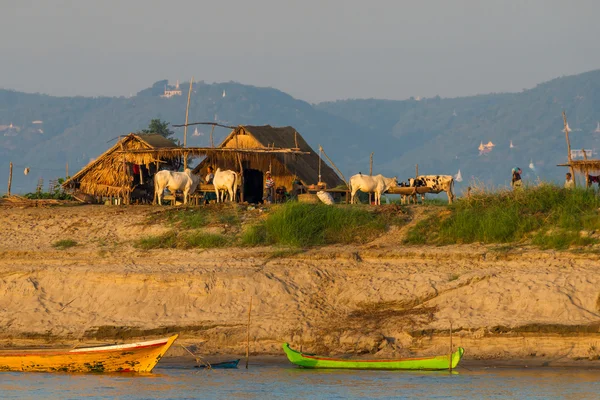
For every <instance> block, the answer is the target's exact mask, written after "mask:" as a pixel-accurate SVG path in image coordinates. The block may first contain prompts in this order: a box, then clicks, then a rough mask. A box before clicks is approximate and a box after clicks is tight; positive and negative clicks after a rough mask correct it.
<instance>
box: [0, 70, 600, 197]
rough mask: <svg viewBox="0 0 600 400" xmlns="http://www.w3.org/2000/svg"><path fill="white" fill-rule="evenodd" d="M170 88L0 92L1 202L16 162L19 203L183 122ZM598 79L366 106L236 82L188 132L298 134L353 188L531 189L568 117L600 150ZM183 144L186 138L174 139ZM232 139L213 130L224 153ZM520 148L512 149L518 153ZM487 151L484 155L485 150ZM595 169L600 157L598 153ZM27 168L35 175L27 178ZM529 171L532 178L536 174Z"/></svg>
mask: <svg viewBox="0 0 600 400" xmlns="http://www.w3.org/2000/svg"><path fill="white" fill-rule="evenodd" d="M166 84H167V82H166V81H159V82H156V83H155V84H154V85H153V86H152V87H150V88H148V89H144V90H142V91H140V92H139V93H138V94H137V95H136V96H133V97H127V98H126V97H93V98H91V97H53V96H48V95H43V94H37V93H36V94H29V93H21V92H15V91H11V90H0V160H1V165H0V185H2V186H0V187H1V189H0V192H4V191H5V190H6V189H5V188H6V180H7V175H8V162H9V161H13V163H14V164H15V171H14V178H13V192H25V191H31V190H33V189H35V186H36V183H37V182H38V179H39V178H43V179H44V180H45V183H44V186H45V188H46V187H47V183H48V181H49V180H50V179H55V178H58V177H63V176H64V175H65V167H66V163H68V164H69V173H70V174H73V173H75V172H76V171H77V170H79V169H80V168H81V167H83V166H84V165H85V164H87V163H88V162H89V161H90V159H93V158H95V157H97V156H98V155H100V154H101V153H102V152H104V151H105V150H106V149H107V148H108V147H110V146H111V143H113V142H112V141H111V140H114V139H115V138H117V137H118V136H119V135H122V134H126V133H129V132H135V131H138V130H140V129H143V128H145V127H147V125H148V123H149V121H150V120H151V119H152V118H160V119H162V120H166V121H168V122H170V123H172V124H179V123H183V122H184V120H185V106H186V101H187V96H186V95H187V89H188V87H189V83H182V84H181V85H180V89H181V90H182V95H175V96H172V97H170V98H165V97H161V95H162V94H163V93H164V88H165V85H166ZM598 105H600V70H596V71H591V72H587V73H583V74H579V75H574V76H568V77H561V78H557V79H554V80H552V81H549V82H545V83H543V84H540V85H538V86H536V87H535V88H533V89H529V90H523V91H522V92H520V93H493V94H487V95H478V96H471V97H461V98H440V97H435V98H424V99H414V98H411V99H408V100H402V101H391V100H378V99H363V100H340V101H335V102H325V103H319V104H312V105H311V104H309V103H307V102H304V101H301V100H297V99H294V98H293V97H291V96H289V95H288V94H286V93H283V92H281V91H279V90H276V89H272V88H259V87H254V86H249V85H242V84H239V83H234V82H228V83H214V84H206V83H204V82H200V83H196V84H195V85H194V91H193V94H192V99H191V106H190V116H189V120H190V121H215V122H220V123H223V124H226V125H240V124H249V125H265V124H270V125H273V126H287V125H291V126H293V127H295V128H296V129H297V130H298V132H300V133H301V134H302V135H303V136H304V137H305V138H306V140H307V141H308V143H309V144H310V145H311V146H312V147H313V148H314V149H315V150H317V149H318V145H319V144H321V145H322V146H323V147H324V149H325V151H326V152H327V154H328V155H329V156H330V158H332V159H333V160H334V162H335V163H336V164H337V166H338V167H339V168H340V169H341V170H342V172H343V173H344V175H346V178H348V177H349V176H350V175H352V174H354V173H357V172H359V171H361V172H363V173H366V172H368V169H369V155H370V153H371V152H374V172H375V173H383V174H386V175H390V176H391V175H397V176H398V178H399V179H400V180H406V179H407V178H408V177H410V176H413V175H414V173H415V164H419V172H420V173H423V174H452V175H454V174H456V173H457V171H458V170H459V169H460V170H461V173H462V177H463V178H464V181H463V182H462V183H460V184H457V188H458V189H459V190H460V189H461V188H464V187H466V186H467V185H468V184H469V182H470V181H473V180H476V181H481V182H483V183H485V184H487V185H504V184H506V183H507V182H508V180H509V179H510V171H511V169H512V168H513V167H515V166H519V167H521V168H522V169H523V171H524V179H525V180H529V181H534V180H536V179H537V178H538V177H539V178H540V179H544V180H555V181H560V180H562V178H563V176H564V172H566V171H565V169H564V168H563V169H561V168H558V167H556V164H558V163H561V162H565V161H566V159H567V151H566V142H565V135H564V132H562V128H563V123H562V116H561V113H562V111H563V110H565V111H566V112H567V117H568V120H569V126H570V127H571V129H572V131H571V133H570V136H571V143H572V148H573V149H582V148H585V149H592V150H593V151H594V152H596V151H600V132H596V131H597V127H598V121H599V120H600V107H598ZM174 130H175V132H176V136H177V138H179V139H180V140H183V139H182V138H183V128H176V129H174ZM209 133H210V129H209V128H207V127H206V126H199V127H198V132H197V133H196V135H194V128H190V129H188V145H190V146H206V145H209V138H208V137H209ZM227 133H229V132H228V130H226V129H222V128H217V129H216V130H215V144H218V143H219V142H220V140H221V139H222V138H224V137H225V135H226V134H227ZM511 141H512V143H513V147H512V148H511V147H510V143H511ZM489 142H492V143H493V144H494V146H493V147H490V148H489V149H491V151H487V150H486V151H484V152H480V151H479V149H478V148H479V146H480V144H481V143H483V144H485V145H487V144H489ZM480 153H482V154H480ZM593 157H594V158H597V157H598V158H600V157H599V156H598V155H597V154H596V153H594V155H593ZM25 167H29V168H30V172H29V174H28V175H27V176H25V175H24V174H23V170H24V168H25ZM530 167H533V168H530Z"/></svg>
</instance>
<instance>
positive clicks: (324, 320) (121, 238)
mask: <svg viewBox="0 0 600 400" xmlns="http://www.w3.org/2000/svg"><path fill="white" fill-rule="evenodd" d="M166 209H167V207H164V208H158V207H152V206H135V207H119V206H70V207H27V206H24V205H21V206H19V205H17V206H15V205H12V206H10V207H9V206H0V223H1V226H2V233H1V236H0V345H2V346H17V345H32V344H36V345H47V344H52V345H55V344H57V343H59V344H65V345H67V344H68V345H72V344H74V343H83V342H85V343H95V342H99V341H114V340H125V339H129V338H133V337H150V336H156V335H166V334H168V333H170V332H179V333H181V339H180V342H181V343H182V344H186V345H189V346H191V348H192V349H198V351H201V352H203V353H206V354H209V353H213V354H242V353H243V352H244V348H245V340H246V339H245V338H246V326H247V318H248V308H249V303H250V300H252V313H251V324H250V337H251V348H252V351H253V353H256V354H263V355H265V354H280V353H281V351H280V349H281V347H280V346H281V343H282V342H284V341H288V342H290V343H292V344H293V345H294V346H295V347H298V348H299V347H300V346H302V348H303V349H304V350H305V351H313V352H321V353H343V352H346V353H354V354H362V353H371V354H373V353H375V354H377V355H380V356H394V355H396V356H406V355H414V354H423V355H425V354H434V353H439V352H446V351H447V350H448V348H449V337H450V336H449V332H450V327H452V337H453V345H454V346H455V347H456V346H457V345H460V346H463V347H465V348H466V349H467V353H466V354H467V356H468V357H469V358H471V359H492V358H501V359H524V358H541V359H543V360H563V361H564V360H578V359H581V360H597V359H599V358H600V276H599V274H598V271H599V267H600V259H599V257H598V256H597V255H595V254H574V253H570V252H556V251H540V250H536V249H529V248H518V247H509V246H482V245H462V246H444V247H433V246H406V245H403V244H402V241H403V237H404V235H405V232H406V229H407V228H406V227H403V228H393V229H391V230H390V231H389V232H387V233H386V234H384V235H382V236H381V237H379V238H377V239H376V240H374V241H372V242H371V243H368V244H365V245H360V246H358V245H357V246H327V247H322V248H316V249H308V250H305V251H302V252H299V253H295V252H290V253H289V254H288V256H286V257H281V255H282V252H281V251H280V250H281V249H275V248H271V247H257V248H226V249H214V250H146V251H144V250H139V249H137V248H135V247H134V246H133V241H134V240H136V239H138V238H140V237H142V236H145V235H152V234H160V233H164V232H166V231H168V230H169V229H171V228H169V227H167V226H165V224H164V223H163V222H154V223H152V222H149V215H152V214H154V213H161V212H164V210H166ZM421 212H422V210H419V209H418V207H415V208H414V212H413V218H414V219H413V222H412V223H414V222H415V221H416V220H417V219H418V218H419V214H420V213H421ZM66 239H70V240H74V241H76V242H77V246H74V247H71V248H67V249H64V250H60V249H56V248H55V247H53V243H55V242H57V241H59V240H66ZM294 253H295V254H294ZM182 351H183V350H182V349H179V351H178V350H174V352H173V355H182V354H180V353H181V352H182ZM588 362H590V363H593V361H588Z"/></svg>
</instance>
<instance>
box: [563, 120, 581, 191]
mask: <svg viewBox="0 0 600 400" xmlns="http://www.w3.org/2000/svg"><path fill="white" fill-rule="evenodd" d="M562 115H563V124H564V126H565V137H566V139H567V151H568V154H567V158H568V160H569V170H570V171H571V176H572V177H573V186H574V187H577V179H575V170H574V169H573V164H572V162H571V161H573V160H572V159H571V141H570V140H569V129H567V128H568V125H567V114H566V113H565V112H564V111H563V113H562Z"/></svg>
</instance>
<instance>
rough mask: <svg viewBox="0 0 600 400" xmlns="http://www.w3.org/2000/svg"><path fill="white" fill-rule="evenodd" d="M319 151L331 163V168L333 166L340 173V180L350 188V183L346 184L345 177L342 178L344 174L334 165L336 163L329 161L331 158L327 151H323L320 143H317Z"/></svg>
mask: <svg viewBox="0 0 600 400" xmlns="http://www.w3.org/2000/svg"><path fill="white" fill-rule="evenodd" d="M319 151H320V152H322V153H323V155H324V156H325V158H326V159H327V161H329V162H330V163H331V165H332V166H333V168H335V170H336V171H337V173H338V174H340V176H341V177H342V180H343V181H344V183H345V184H346V186H347V187H348V188H350V185H349V184H348V181H347V180H346V178H344V174H342V172H341V171H340V170H339V169H338V167H336V165H335V164H334V163H333V161H331V158H329V157H327V153H325V150H323V147H321V145H319Z"/></svg>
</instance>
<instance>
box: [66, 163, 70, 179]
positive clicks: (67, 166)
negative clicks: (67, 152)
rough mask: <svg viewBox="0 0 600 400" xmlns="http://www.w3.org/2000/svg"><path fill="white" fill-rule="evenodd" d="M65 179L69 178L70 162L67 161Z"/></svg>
mask: <svg viewBox="0 0 600 400" xmlns="http://www.w3.org/2000/svg"><path fill="white" fill-rule="evenodd" d="M65 174H66V175H65V178H69V162H68V161H67V165H65Z"/></svg>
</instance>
